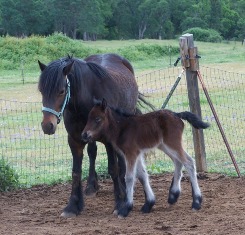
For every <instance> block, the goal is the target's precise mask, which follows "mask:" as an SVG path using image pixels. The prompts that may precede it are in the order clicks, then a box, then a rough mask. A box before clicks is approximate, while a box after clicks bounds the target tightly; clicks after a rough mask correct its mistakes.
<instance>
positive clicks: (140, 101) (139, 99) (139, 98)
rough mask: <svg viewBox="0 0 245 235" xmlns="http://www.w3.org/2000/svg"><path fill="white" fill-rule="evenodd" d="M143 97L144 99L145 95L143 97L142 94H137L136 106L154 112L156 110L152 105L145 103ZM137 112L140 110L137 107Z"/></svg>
mask: <svg viewBox="0 0 245 235" xmlns="http://www.w3.org/2000/svg"><path fill="white" fill-rule="evenodd" d="M145 97H146V96H145V95H143V94H142V93H140V92H139V95H138V102H137V104H139V105H140V107H143V108H146V109H149V108H150V109H151V111H154V110H156V108H155V107H154V105H153V104H151V103H150V102H148V101H146V99H145ZM145 106H146V107H145ZM137 110H138V111H139V110H140V108H139V107H137Z"/></svg>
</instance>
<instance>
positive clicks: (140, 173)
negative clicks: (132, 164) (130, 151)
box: [137, 156, 155, 213]
mask: <svg viewBox="0 0 245 235" xmlns="http://www.w3.org/2000/svg"><path fill="white" fill-rule="evenodd" d="M137 178H138V179H139V181H140V183H141V184H142V185H143V188H144V192H145V204H144V205H143V206H142V208H141V211H142V212H143V213H149V212H150V211H151V208H152V207H153V206H154V205H155V195H154V193H153V191H152V188H151V185H150V182H149V176H148V173H147V170H146V167H145V163H144V156H140V157H139V158H138V161H137Z"/></svg>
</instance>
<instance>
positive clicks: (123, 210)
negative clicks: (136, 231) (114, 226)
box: [118, 205, 133, 218]
mask: <svg viewBox="0 0 245 235" xmlns="http://www.w3.org/2000/svg"><path fill="white" fill-rule="evenodd" d="M132 209H133V205H128V206H125V207H123V208H121V209H119V210H118V218H123V217H127V216H128V214H129V212H130V211H131V210H132Z"/></svg>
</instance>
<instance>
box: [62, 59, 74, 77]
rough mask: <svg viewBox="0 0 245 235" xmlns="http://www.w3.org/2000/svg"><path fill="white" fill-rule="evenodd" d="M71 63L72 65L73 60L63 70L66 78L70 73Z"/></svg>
mask: <svg viewBox="0 0 245 235" xmlns="http://www.w3.org/2000/svg"><path fill="white" fill-rule="evenodd" d="M73 63H74V60H73V61H72V62H71V63H69V64H68V65H66V66H65V67H64V68H63V74H64V75H65V76H67V75H68V74H69V73H70V71H71V68H72V66H73Z"/></svg>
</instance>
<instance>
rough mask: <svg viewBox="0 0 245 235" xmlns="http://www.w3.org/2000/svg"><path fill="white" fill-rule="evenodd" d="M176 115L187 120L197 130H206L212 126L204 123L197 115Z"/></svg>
mask: <svg viewBox="0 0 245 235" xmlns="http://www.w3.org/2000/svg"><path fill="white" fill-rule="evenodd" d="M174 115H175V116H177V117H179V118H181V119H183V120H186V121H187V122H189V123H190V124H191V125H192V126H193V127H194V128H196V129H206V128H208V127H209V126H210V124H209V123H207V122H203V121H202V120H201V119H200V118H199V117H198V116H197V115H195V114H194V113H191V112H188V111H185V112H181V113H174Z"/></svg>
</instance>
